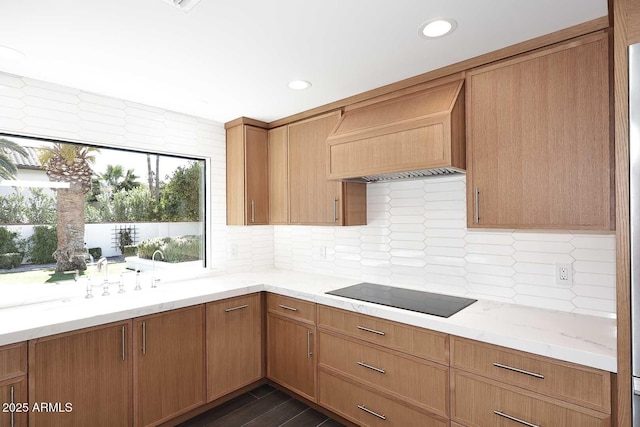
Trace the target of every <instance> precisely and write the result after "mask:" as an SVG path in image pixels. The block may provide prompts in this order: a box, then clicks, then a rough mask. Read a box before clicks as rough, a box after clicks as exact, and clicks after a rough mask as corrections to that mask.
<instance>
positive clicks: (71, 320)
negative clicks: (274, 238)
mask: <svg viewBox="0 0 640 427" xmlns="http://www.w3.org/2000/svg"><path fill="white" fill-rule="evenodd" d="M359 282H361V280H357V279H348V278H340V277H333V276H324V275H318V274H309V273H301V272H294V271H285V270H267V271H259V272H252V273H237V274H221V273H210V274H205V275H201V276H199V277H197V278H193V279H184V280H180V281H173V282H168V281H167V282H163V283H160V285H159V287H158V288H157V289H149V286H148V284H145V285H143V290H142V291H133V285H132V284H131V285H127V291H126V293H124V294H118V293H117V290H118V287H117V285H116V286H112V287H111V295H110V296H108V297H102V296H101V293H102V289H101V288H99V287H96V288H94V295H95V297H94V298H92V299H85V298H84V295H85V288H84V286H83V285H82V284H80V283H71V284H65V285H60V286H61V287H60V288H59V293H60V295H61V297H60V299H58V300H56V301H48V302H36V303H30V301H28V300H25V299H22V300H21V301H20V303H21V304H22V305H18V306H15V307H11V308H0V345H5V344H11V343H15V342H20V341H25V340H29V339H33V338H39V337H44V336H48V335H53V334H58V333H62V332H68V331H72V330H76V329H81V328H87V327H91V326H97V325H101V324H105V323H109V322H116V321H119V320H126V319H130V318H133V317H138V316H144V315H147V314H153V313H158V312H162V311H167V310H172V309H176V308H182V307H188V306H190V305H195V304H201V303H205V302H209V301H216V300H221V299H225V298H231V297H235V296H240V295H245V294H249V293H253V292H259V291H268V292H273V293H277V294H281V295H287V296H291V297H295V298H300V299H303V300H307V301H313V302H317V303H320V304H325V305H328V306H332V307H337V308H342V309H345V310H349V311H354V312H358V313H363V314H368V315H372V316H376V317H380V318H384V319H388V320H393V321H397V322H402V323H407V324H410V325H414V326H419V327H424V328H428V329H432V330H435V331H440V332H444V333H448V334H452V335H457V336H460V337H465V338H470V339H475V340H479V341H483V342H487V343H491V344H496V345H501V346H505V347H509V348H512V349H516V350H522V351H526V352H530V353H534V354H538V355H542V356H548V357H552V358H555V359H560V360H565V361H568V362H573V363H578V364H581V365H586V366H590V367H594V368H598V369H603V370H606V371H610V372H616V369H617V366H616V321H615V319H607V318H601V317H594V316H586V315H580V314H572V313H566V312H560V311H552V310H545V309H539V308H533V307H525V306H518V305H514V304H507V303H501V302H495V301H487V300H478V301H477V302H476V303H474V304H471V305H470V306H469V307H467V308H465V309H463V310H462V311H460V312H458V313H456V314H454V315H453V316H451V317H449V318H441V317H437V316H431V315H426V314H422V313H416V312H412V311H407V310H402V309H397V308H392V307H386V306H382V305H378V304H373V303H367V302H362V301H356V300H350V299H347V298H342V297H337V296H333V295H326V294H325V292H327V291H330V290H334V289H338V288H342V287H345V286H350V285H353V284H356V283H359ZM51 286H52V285H49V288H48V289H47V291H48V292H49V294H51ZM55 290H56V291H58V289H55Z"/></svg>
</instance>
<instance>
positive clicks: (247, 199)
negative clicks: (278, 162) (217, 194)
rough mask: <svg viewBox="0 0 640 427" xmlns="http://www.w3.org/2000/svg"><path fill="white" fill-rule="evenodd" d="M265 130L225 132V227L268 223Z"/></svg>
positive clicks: (242, 126) (244, 128) (236, 128)
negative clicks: (226, 225)
mask: <svg viewBox="0 0 640 427" xmlns="http://www.w3.org/2000/svg"><path fill="white" fill-rule="evenodd" d="M267 151H268V145H267V130H266V129H262V128H259V127H256V126H250V125H245V124H240V125H237V126H234V127H230V128H228V129H227V224H228V225H261V224H268V223H269V189H268V173H267V172H268V158H267Z"/></svg>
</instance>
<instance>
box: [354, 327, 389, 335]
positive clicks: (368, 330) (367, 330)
mask: <svg viewBox="0 0 640 427" xmlns="http://www.w3.org/2000/svg"><path fill="white" fill-rule="evenodd" d="M358 329H360V330H361V331H366V332H371V333H372V334H378V335H382V336H384V335H385V333H384V332H382V331H376V330H375V329H369V328H365V327H364V326H358Z"/></svg>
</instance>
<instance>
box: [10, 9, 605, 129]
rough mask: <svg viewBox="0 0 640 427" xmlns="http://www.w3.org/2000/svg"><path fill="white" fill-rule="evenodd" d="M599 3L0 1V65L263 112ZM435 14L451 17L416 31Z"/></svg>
mask: <svg viewBox="0 0 640 427" xmlns="http://www.w3.org/2000/svg"><path fill="white" fill-rule="evenodd" d="M606 14H607V0H482V1H478V0H201V2H200V3H199V4H198V5H196V6H195V8H194V9H193V10H192V11H191V12H190V13H187V14H185V13H183V12H181V11H179V10H177V9H175V8H173V7H172V6H170V5H168V4H166V3H165V2H163V1H161V0H55V1H53V0H0V45H4V46H8V47H11V48H15V49H18V50H20V51H22V52H24V53H25V55H26V56H25V57H24V58H23V59H20V60H7V59H2V58H0V71H4V72H8V73H13V74H18V75H21V76H26V77H32V78H36V79H41V80H45V81H49V82H53V83H58V84H62V85H66V86H71V87H75V88H80V89H83V90H86V91H89V92H95V93H99V94H104V95H109V96H113V97H117V98H122V99H128V100H132V101H137V102H141V103H144V104H149V105H154V106H158V107H162V108H166V109H169V110H175V111H179V112H184V113H188V114H192V115H196V116H200V117H205V118H209V119H213V120H217V121H221V122H225V121H228V120H231V119H234V118H236V117H239V116H248V117H251V118H255V119H259V120H265V121H271V120H275V119H278V118H282V117H285V116H288V115H291V114H295V113H297V112H300V111H304V110H307V109H310V108H313V107H317V106H320V105H323V104H327V103H329V102H332V101H336V100H339V99H342V98H345V97H348V96H351V95H355V94H357V93H360V92H364V91H367V90H369V89H373V88H376V87H380V86H383V85H386V84H389V83H393V82H395V81H398V80H402V79H405V78H408V77H411V76H415V75H418V74H422V73H424V72H427V71H430V70H434V69H437V68H440V67H443V66H445V65H448V64H452V63H456V62H459V61H462V60H464V59H468V58H471V57H474V56H477V55H480V54H483V53H486V52H490V51H493V50H496V49H499V48H501V47H505V46H509V45H512V44H514V43H518V42H521V41H524V40H528V39H531V38H534V37H537V36H540V35H543V34H547V33H550V32H553V31H556V30H559V29H562V28H566V27H570V26H572V25H576V24H579V23H582V22H585V21H588V20H591V19H595V18H598V17H601V16H605V15H606ZM438 17H448V18H453V19H455V20H456V21H457V22H458V28H457V29H456V31H455V32H454V33H452V34H450V35H448V36H446V37H443V38H440V39H434V40H425V39H423V38H420V37H418V27H419V26H420V25H421V24H423V23H424V22H426V21H428V20H431V19H433V18H438ZM293 79H304V80H309V81H311V82H312V84H313V87H312V88H311V89H308V90H306V91H292V90H290V89H289V88H288V87H287V83H288V82H289V81H290V80H293ZM202 100H205V101H206V103H204V102H202Z"/></svg>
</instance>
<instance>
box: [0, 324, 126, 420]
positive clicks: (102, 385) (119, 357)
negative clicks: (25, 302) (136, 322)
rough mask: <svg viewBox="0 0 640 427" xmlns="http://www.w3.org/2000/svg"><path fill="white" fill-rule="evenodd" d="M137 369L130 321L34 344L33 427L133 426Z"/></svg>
mask: <svg viewBox="0 0 640 427" xmlns="http://www.w3.org/2000/svg"><path fill="white" fill-rule="evenodd" d="M131 369H132V364H131V322H130V321H126V322H118V323H113V324H109V325H105V326H100V327H97V328H92V329H89V330H84V331H76V332H71V333H69V334H62V335H56V336H51V337H45V338H39V339H35V340H32V341H29V402H31V411H30V412H29V425H30V426H32V427H42V426H77V427H85V426H105V427H112V426H130V425H132V416H131V415H132V414H131V400H132V394H131ZM36 402H37V403H38V404H39V405H40V404H41V402H45V403H47V404H51V405H59V406H58V407H53V408H51V407H49V408H47V409H48V410H53V412H48V411H47V410H44V411H35V410H34V407H33V405H34V404H35V403H36ZM68 405H71V406H70V407H69V406H68ZM67 411H68V412H67ZM3 425H4V424H3Z"/></svg>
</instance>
